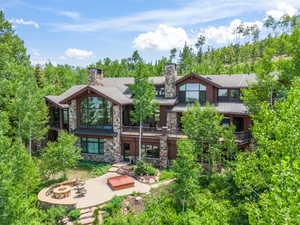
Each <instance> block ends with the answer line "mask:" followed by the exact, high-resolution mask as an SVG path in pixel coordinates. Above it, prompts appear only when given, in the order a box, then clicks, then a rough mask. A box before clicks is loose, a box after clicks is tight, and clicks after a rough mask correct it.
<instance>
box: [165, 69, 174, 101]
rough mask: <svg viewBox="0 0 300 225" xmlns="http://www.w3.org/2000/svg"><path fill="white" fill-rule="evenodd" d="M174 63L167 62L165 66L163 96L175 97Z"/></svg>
mask: <svg viewBox="0 0 300 225" xmlns="http://www.w3.org/2000/svg"><path fill="white" fill-rule="evenodd" d="M176 76H177V71H176V65H175V64H167V65H166V68H165V78H166V80H165V97H166V98H175V97H176Z"/></svg>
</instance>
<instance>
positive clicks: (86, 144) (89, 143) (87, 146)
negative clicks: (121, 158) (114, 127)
mask: <svg viewBox="0 0 300 225" xmlns="http://www.w3.org/2000/svg"><path fill="white" fill-rule="evenodd" d="M80 140H81V148H82V152H83V153H89V154H104V139H100V138H86V137H82V138H81V139H80Z"/></svg>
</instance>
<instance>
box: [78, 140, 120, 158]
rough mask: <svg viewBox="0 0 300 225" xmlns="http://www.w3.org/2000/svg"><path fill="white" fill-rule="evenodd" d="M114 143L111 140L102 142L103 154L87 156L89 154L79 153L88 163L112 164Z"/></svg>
mask: <svg viewBox="0 0 300 225" xmlns="http://www.w3.org/2000/svg"><path fill="white" fill-rule="evenodd" d="M113 142H114V141H113V140H112V139H105V142H104V154H89V153H81V156H82V157H83V158H84V159H85V160H88V161H95V162H107V163H112V162H115V159H114V151H115V150H114V143H113Z"/></svg>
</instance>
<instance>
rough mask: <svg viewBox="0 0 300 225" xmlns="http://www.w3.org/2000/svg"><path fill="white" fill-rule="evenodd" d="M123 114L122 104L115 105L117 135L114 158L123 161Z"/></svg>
mask: <svg viewBox="0 0 300 225" xmlns="http://www.w3.org/2000/svg"><path fill="white" fill-rule="evenodd" d="M121 115H122V110H121V106H120V105H114V106H113V129H114V132H116V133H117V136H116V137H113V146H112V148H113V151H112V154H113V159H114V161H115V162H120V161H122V150H121V149H122V148H121V122H122V121H121Z"/></svg>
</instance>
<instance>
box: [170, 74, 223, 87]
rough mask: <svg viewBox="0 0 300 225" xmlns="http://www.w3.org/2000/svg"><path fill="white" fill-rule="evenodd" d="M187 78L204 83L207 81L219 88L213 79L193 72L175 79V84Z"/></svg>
mask: <svg viewBox="0 0 300 225" xmlns="http://www.w3.org/2000/svg"><path fill="white" fill-rule="evenodd" d="M188 79H198V80H200V81H204V82H206V83H209V84H210V85H212V86H215V87H218V88H221V86H220V85H219V84H218V83H215V82H214V81H212V79H208V78H207V77H205V76H201V75H198V74H195V73H190V74H188V75H186V76H183V77H180V78H179V79H177V80H176V84H178V83H180V82H182V81H185V80H188Z"/></svg>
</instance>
